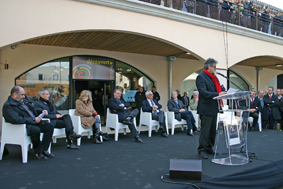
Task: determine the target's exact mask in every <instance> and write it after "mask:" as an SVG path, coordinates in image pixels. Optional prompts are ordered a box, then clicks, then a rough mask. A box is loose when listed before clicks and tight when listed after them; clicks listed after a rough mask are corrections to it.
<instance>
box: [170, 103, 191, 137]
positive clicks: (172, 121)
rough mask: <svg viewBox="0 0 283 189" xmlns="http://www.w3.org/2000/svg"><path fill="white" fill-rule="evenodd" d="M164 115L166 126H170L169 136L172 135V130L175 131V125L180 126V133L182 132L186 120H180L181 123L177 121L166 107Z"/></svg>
mask: <svg viewBox="0 0 283 189" xmlns="http://www.w3.org/2000/svg"><path fill="white" fill-rule="evenodd" d="M166 114H167V121H168V124H170V125H171V135H174V130H175V126H176V125H181V129H182V131H183V130H184V125H187V122H186V120H184V119H181V121H178V120H177V119H175V113H174V112H170V111H169V110H168V107H166ZM168 124H167V125H168Z"/></svg>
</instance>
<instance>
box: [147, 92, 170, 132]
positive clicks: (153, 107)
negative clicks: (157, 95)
mask: <svg viewBox="0 0 283 189" xmlns="http://www.w3.org/2000/svg"><path fill="white" fill-rule="evenodd" d="M145 95H146V98H147V99H146V100H144V101H143V102H142V111H143V112H150V113H151V114H152V119H153V120H156V121H159V124H160V127H161V128H162V133H161V136H163V137H168V135H167V133H166V132H167V131H166V123H165V115H164V112H163V111H162V110H160V109H161V108H162V106H161V105H160V104H159V103H158V102H157V100H155V99H153V93H152V92H151V91H146V93H145Z"/></svg>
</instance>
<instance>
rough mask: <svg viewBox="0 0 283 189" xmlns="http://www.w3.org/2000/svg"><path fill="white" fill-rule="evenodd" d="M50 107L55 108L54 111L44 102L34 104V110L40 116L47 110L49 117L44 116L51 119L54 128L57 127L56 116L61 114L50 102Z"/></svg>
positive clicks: (39, 101)
mask: <svg viewBox="0 0 283 189" xmlns="http://www.w3.org/2000/svg"><path fill="white" fill-rule="evenodd" d="M50 105H51V106H53V110H50V108H49V106H48V104H47V103H46V102H44V101H42V100H40V99H39V100H38V101H37V102H35V103H34V108H35V110H36V112H37V113H38V114H40V113H41V112H42V111H43V110H47V112H48V115H47V116H44V118H49V119H50V124H51V125H52V126H53V127H54V126H55V125H56V121H57V118H56V114H60V113H59V112H58V111H57V109H56V108H55V106H54V105H53V104H52V103H51V102H50Z"/></svg>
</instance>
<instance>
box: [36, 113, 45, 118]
mask: <svg viewBox="0 0 283 189" xmlns="http://www.w3.org/2000/svg"><path fill="white" fill-rule="evenodd" d="M45 115H46V112H43V113H41V114H39V116H37V117H38V118H43V117H44V116H45Z"/></svg>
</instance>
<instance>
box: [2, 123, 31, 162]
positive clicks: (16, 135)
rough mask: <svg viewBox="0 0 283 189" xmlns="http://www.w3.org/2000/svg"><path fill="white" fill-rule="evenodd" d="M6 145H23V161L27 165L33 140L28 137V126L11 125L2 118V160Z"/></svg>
mask: <svg viewBox="0 0 283 189" xmlns="http://www.w3.org/2000/svg"><path fill="white" fill-rule="evenodd" d="M5 144H15V145H21V148H22V161H23V163H27V161H28V150H29V147H28V146H29V145H30V144H31V139H30V137H29V136H28V135H27V129H26V124H11V123H7V122H6V121H5V119H4V118H2V138H1V154H0V155H1V156H0V160H2V156H3V151H4V146H5Z"/></svg>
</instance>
